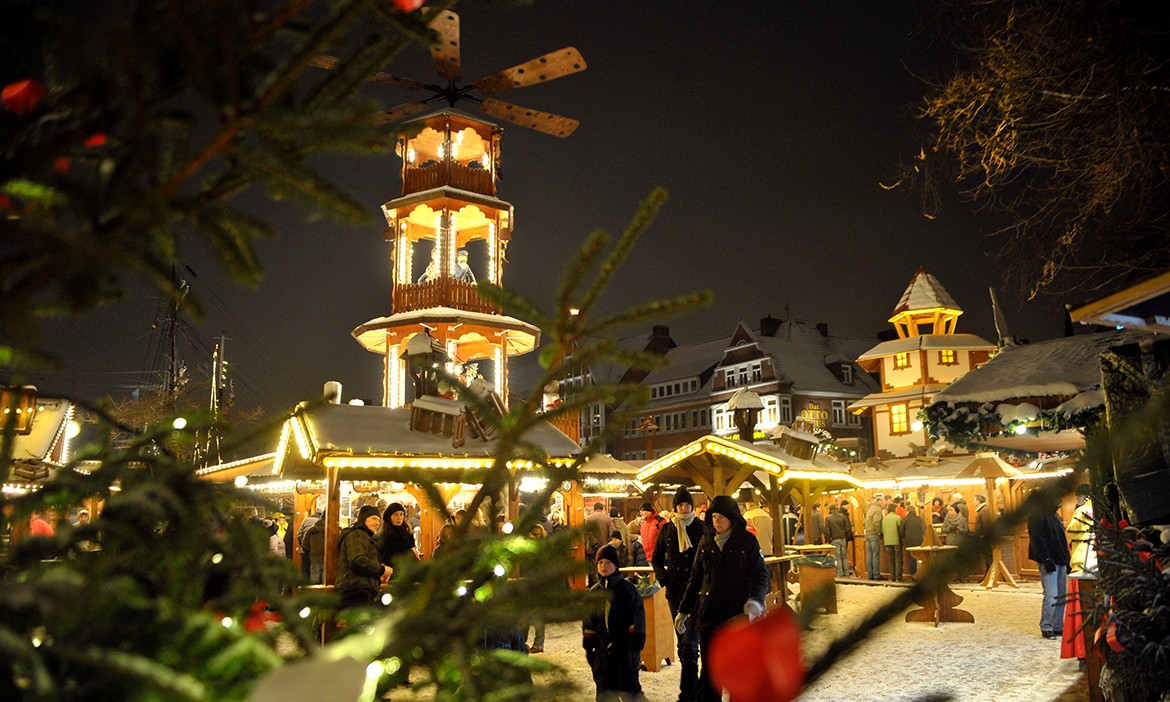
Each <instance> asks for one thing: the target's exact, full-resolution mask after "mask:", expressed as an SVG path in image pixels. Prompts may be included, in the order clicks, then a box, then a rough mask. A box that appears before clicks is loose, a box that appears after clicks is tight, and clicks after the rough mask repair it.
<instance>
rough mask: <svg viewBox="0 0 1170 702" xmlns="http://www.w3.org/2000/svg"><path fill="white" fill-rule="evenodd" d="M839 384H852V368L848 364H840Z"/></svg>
mask: <svg viewBox="0 0 1170 702" xmlns="http://www.w3.org/2000/svg"><path fill="white" fill-rule="evenodd" d="M841 382H842V383H845V384H846V385H852V384H853V366H851V365H849V364H848V363H842V364H841Z"/></svg>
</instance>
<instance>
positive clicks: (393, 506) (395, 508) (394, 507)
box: [382, 502, 406, 522]
mask: <svg viewBox="0 0 1170 702" xmlns="http://www.w3.org/2000/svg"><path fill="white" fill-rule="evenodd" d="M395 512H402V513H403V514H406V508H405V507H403V506H402V503H401V502H391V503H390V506H389V507H387V508H386V511H385V512H383V513H382V520H383V521H387V522H388V521H390V515H392V514H394V513H395Z"/></svg>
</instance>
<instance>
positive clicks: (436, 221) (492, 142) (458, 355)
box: [353, 108, 540, 407]
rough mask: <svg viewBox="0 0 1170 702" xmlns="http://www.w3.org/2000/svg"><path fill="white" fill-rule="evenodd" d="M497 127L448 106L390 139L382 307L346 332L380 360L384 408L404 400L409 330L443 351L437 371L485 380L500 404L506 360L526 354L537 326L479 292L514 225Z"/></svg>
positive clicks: (494, 278) (491, 278) (497, 268)
mask: <svg viewBox="0 0 1170 702" xmlns="http://www.w3.org/2000/svg"><path fill="white" fill-rule="evenodd" d="M501 132H502V130H501V129H500V128H499V127H498V126H496V125H494V124H491V123H488V122H485V121H483V120H480V119H477V118H475V117H473V116H471V115H467V114H465V113H462V112H459V111H458V110H455V109H450V108H448V109H444V110H442V111H440V112H436V113H433V114H429V115H425V116H422V117H418V118H415V119H413V120H411V121H410V122H409V123H408V124H407V125H406V126H405V127H404V131H403V135H402V136H400V137H399V139H398V143H397V145H396V149H395V151H396V153H397V154H398V156H399V157H400V158H401V163H402V167H401V177H402V196H401V197H399V198H396V199H394V200H391V201H390V202H387V203H386V204H384V205H382V212H383V213H384V214H385V216H386V223H387V225H388V226H387V228H386V235H385V236H386V241H387V243H389V245H390V247H391V264H392V265H391V275H390V278H391V283H392V301H391V314H390V315H389V316H387V317H379V318H377V319H373V320H370V321H369V322H366V323H365V324H363V325H361V326H359V327H358V328H357V329H355V330H354V331H353V336H354V338H355V339H357V341H358V343H360V344H361V345H362V346H363V347H364V348H365V349H366V350H368V351H370V352H372V353H376V354H378V355H380V356H382V357H383V364H384V372H383V401H382V404H383V405H384V406H386V407H400V406H403V405H405V404H407V403H408V402H409V400H410V399H411V398H409V395H410V393H411V392H412V391H413V389H412V383H411V380H410V378H409V363H408V362H407V356H408V355H409V354H408V351H409V350H410V348H414V349H418V348H420V343H419V341H418V340H416V341H415V343H414V344H413V346H411V347H410V348H408V346H410V342H411V340H412V339H414V338H415V337H417V336H419V335H420V334H422V335H429V336H430V337H431V339H432V340H431V341H430V342H428V344H429V345H430V346H432V347H434V348H435V349H436V351H438V350H439V349H440V348H441V350H442V352H443V354H444V355H445V356H446V359H445V361H444V362H445V363H446V366H447V371H448V373H450V374H451V375H454V376H456V377H458V378H459V379H460V380H461V381H462V382H465V383H466V384H467V385H470V384H471V382H472V381H474V380H476V379H477V378H480V379H483V380H485V381H487V382H488V383H490V384H491V385H492V386H493V388H494V390H495V391H496V393H497V395H498V396H499V397H500V398H501V399H503V400H504V402H506V401H507V399H506V398H507V397H508V358H510V357H511V356H516V355H519V354H523V353H527V352H528V351H531V350H532V349H534V348H535V347H536V346H537V344H539V342H540V331H539V330H538V329H537V328H536V327H534V326H533V325H531V324H528V323H527V322H523V321H521V320H518V319H515V318H513V317H508V316H505V315H503V314H502V310H501V309H500V308H499V306H498V305H496V304H495V303H493V302H490V301H488V300H486V299H485V298H484V297H483V296H482V295H481V294H480V291H479V284H480V283H481V282H488V283H493V284H495V285H500V284H501V282H502V279H503V271H504V263H505V262H506V251H507V246H508V243H509V242H510V241H511V238H512V228H513V223H514V215H513V208H512V205H511V204H510V203H507V202H504V201H503V200H500V199H498V198H497V197H496V183H497V180H498V167H499V162H500V136H501Z"/></svg>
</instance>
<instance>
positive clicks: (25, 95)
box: [0, 78, 45, 115]
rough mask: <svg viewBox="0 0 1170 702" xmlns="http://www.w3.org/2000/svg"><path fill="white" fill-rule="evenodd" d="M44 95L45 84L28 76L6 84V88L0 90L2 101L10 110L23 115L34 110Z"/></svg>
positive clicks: (0, 99)
mask: <svg viewBox="0 0 1170 702" xmlns="http://www.w3.org/2000/svg"><path fill="white" fill-rule="evenodd" d="M44 96H45V86H43V85H41V84H40V83H38V82H37V81H35V80H33V79H32V78H27V79H25V80H22V81H20V82H19V83H9V84H8V85H6V86H4V90H3V91H0V102H3V103H4V107H5V108H7V110H8V111H9V112H15V113H16V114H18V115H23V114H27V113H29V112H32V109H33V108H34V107H36V106H37V103H38V102H40V101H41V98H43V97H44Z"/></svg>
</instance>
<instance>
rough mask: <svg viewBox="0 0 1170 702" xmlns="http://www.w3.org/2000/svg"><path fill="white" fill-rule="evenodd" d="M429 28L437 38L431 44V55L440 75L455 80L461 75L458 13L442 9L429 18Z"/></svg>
mask: <svg viewBox="0 0 1170 702" xmlns="http://www.w3.org/2000/svg"><path fill="white" fill-rule="evenodd" d="M430 27H431V29H433V30H434V31H435V34H436V35H437V40H436V42H435V43H434V44H431V57H432V58H434V60H435V71H436V72H437V73H438V74H439V76H440V77H442V78H446V79H447V80H454V81H457V80H459V78H460V77H461V76H462V69H461V68H460V66H459V15H457V14H455V13H454V12H451V11H450V10H443V11H442V12H440V13H439V14H437V15H435V18H434V19H432V20H431V24H430Z"/></svg>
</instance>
